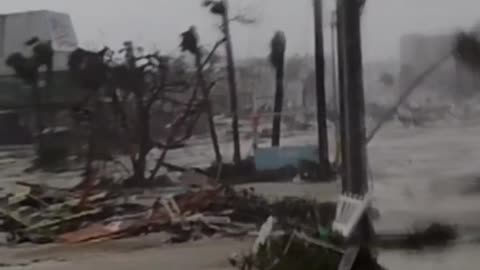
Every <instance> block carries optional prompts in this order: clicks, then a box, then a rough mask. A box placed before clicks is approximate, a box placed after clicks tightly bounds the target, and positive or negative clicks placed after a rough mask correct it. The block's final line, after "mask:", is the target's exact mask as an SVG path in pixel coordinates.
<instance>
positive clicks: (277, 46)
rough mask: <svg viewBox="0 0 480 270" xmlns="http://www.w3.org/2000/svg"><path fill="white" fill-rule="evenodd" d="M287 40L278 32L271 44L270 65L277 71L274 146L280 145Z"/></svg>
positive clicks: (273, 130) (273, 131) (273, 129)
mask: <svg viewBox="0 0 480 270" xmlns="http://www.w3.org/2000/svg"><path fill="white" fill-rule="evenodd" d="M286 44H287V41H286V38H285V34H284V33H283V32H282V31H277V32H276V33H275V35H274V36H273V38H272V40H271V42H270V47H271V51H270V63H271V64H272V66H273V68H274V69H275V85H276V89H275V104H274V109H273V111H274V116H273V127H272V146H279V145H280V133H281V125H282V109H283V92H284V91H283V88H284V87H283V79H284V73H285V49H286Z"/></svg>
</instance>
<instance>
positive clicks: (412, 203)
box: [369, 124, 480, 270]
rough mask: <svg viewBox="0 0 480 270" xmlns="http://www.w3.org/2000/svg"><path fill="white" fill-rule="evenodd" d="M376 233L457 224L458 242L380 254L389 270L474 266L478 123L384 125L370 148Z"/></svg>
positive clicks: (478, 255)
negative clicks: (413, 126)
mask: <svg viewBox="0 0 480 270" xmlns="http://www.w3.org/2000/svg"><path fill="white" fill-rule="evenodd" d="M369 154H370V164H371V170H372V172H373V173H372V174H373V179H374V180H373V187H374V191H375V197H376V202H375V205H376V206H377V207H378V208H379V209H380V211H381V213H382V218H381V220H380V221H379V222H378V224H377V226H376V228H377V231H391V230H394V231H398V230H408V229H412V228H413V227H415V226H421V225H422V224H426V223H429V222H434V221H439V222H446V223H450V224H453V225H456V226H457V227H458V229H459V232H460V239H459V240H458V244H457V245H455V246H453V247H450V248H445V249H437V250H429V251H424V252H407V251H404V252H400V251H386V252H381V256H380V260H381V263H382V264H383V265H385V266H386V267H387V268H388V269H391V270H397V269H398V270H400V269H419V270H429V269H435V270H443V269H445V270H453V269H462V270H463V269H464V270H470V269H472V270H473V269H479V265H480V245H479V243H480V242H479V240H480V207H479V206H480V127H465V126H462V125H459V124H458V125H453V124H450V125H449V126H444V127H434V128H425V129H410V130H408V129H407V130H402V129H387V130H385V131H384V132H382V133H381V134H380V136H379V137H378V138H376V139H375V140H374V141H372V144H371V145H370V147H369Z"/></svg>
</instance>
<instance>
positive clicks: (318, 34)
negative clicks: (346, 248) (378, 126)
mask: <svg viewBox="0 0 480 270" xmlns="http://www.w3.org/2000/svg"><path fill="white" fill-rule="evenodd" d="M313 7H314V8H313V10H314V12H315V13H314V20H315V75H316V80H315V81H316V89H317V91H316V93H317V126H318V153H319V160H318V161H319V179H320V180H322V181H325V180H327V178H328V177H329V171H330V160H329V154H328V131H327V121H326V118H327V117H326V116H327V113H326V105H327V104H326V94H325V57H324V55H323V54H324V50H323V16H322V15H323V14H322V12H323V9H322V0H313Z"/></svg>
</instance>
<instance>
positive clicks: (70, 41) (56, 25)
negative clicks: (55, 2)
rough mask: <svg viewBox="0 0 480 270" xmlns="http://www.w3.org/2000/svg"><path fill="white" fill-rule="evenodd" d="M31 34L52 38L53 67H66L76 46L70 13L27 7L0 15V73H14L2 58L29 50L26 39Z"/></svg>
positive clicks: (63, 68) (40, 37)
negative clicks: (27, 10) (18, 11)
mask: <svg viewBox="0 0 480 270" xmlns="http://www.w3.org/2000/svg"><path fill="white" fill-rule="evenodd" d="M32 37H38V38H39V39H40V40H50V41H52V47H53V49H54V51H55V55H54V69H55V71H63V70H66V69H67V59H68V55H69V53H70V52H71V51H73V50H75V49H76V48H77V46H78V40H77V36H76V34H75V30H74V28H73V24H72V21H71V19H70V16H69V15H68V14H65V13H58V12H53V11H46V10H41V11H30V12H22V13H12V14H5V15H0V76H5V75H13V71H12V70H11V69H10V68H8V67H7V66H6V65H5V59H6V58H7V57H8V56H9V55H10V54H12V53H15V52H22V53H24V54H29V53H30V49H29V48H28V47H27V46H25V42H26V41H27V40H29V39H31V38H32Z"/></svg>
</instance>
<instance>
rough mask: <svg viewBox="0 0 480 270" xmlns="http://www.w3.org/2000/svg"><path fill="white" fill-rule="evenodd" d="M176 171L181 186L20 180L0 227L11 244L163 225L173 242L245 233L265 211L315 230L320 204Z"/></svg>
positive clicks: (2, 210) (1, 206)
mask: <svg viewBox="0 0 480 270" xmlns="http://www.w3.org/2000/svg"><path fill="white" fill-rule="evenodd" d="M180 178H181V179H182V180H181V181H180V182H182V183H180V186H173V187H158V188H156V187H151V188H148V189H139V188H137V189H132V188H122V187H121V186H115V185H113V184H112V185H110V186H108V185H104V184H103V183H100V182H98V183H97V184H96V185H94V186H93V187H92V186H90V187H84V188H81V187H82V186H77V187H75V188H73V189H71V190H67V189H57V188H52V187H47V186H43V185H35V184H29V183H18V185H19V186H20V187H22V188H23V191H22V192H20V193H17V194H9V195H7V196H6V197H5V198H3V199H1V200H0V220H1V221H2V223H1V226H0V231H4V232H6V233H7V234H8V237H7V238H8V241H9V242H10V243H21V242H33V243H48V242H61V243H70V244H74V243H81V242H87V241H103V240H109V239H118V238H124V237H132V236H137V235H142V234H148V233H153V232H160V231H162V232H169V233H171V234H172V235H173V236H174V237H172V239H171V241H173V242H183V241H189V240H194V239H199V238H204V237H211V236H213V235H224V236H231V237H237V236H245V235H247V234H249V233H251V232H254V231H257V229H258V228H259V226H260V225H261V224H262V223H263V222H264V221H265V220H266V219H267V218H268V217H269V216H275V217H276V218H277V219H278V221H279V223H280V224H284V225H285V226H287V224H288V226H296V227H298V228H301V227H302V226H304V227H309V228H311V229H310V231H312V230H315V228H316V226H315V225H313V224H316V222H317V217H318V212H317V211H321V210H320V209H321V208H324V207H325V206H324V205H325V204H319V203H316V202H314V201H306V200H300V199H292V198H287V199H285V200H282V201H278V202H273V203H270V202H268V201H267V200H265V199H263V198H262V197H259V196H257V195H255V193H254V192H253V190H240V191H237V190H234V189H233V188H230V187H224V186H220V185H216V184H215V183H213V182H212V181H211V180H210V179H209V178H208V177H205V176H203V175H201V174H198V173H196V172H193V171H187V172H186V173H185V174H184V175H183V176H182V177H180ZM85 189H88V190H89V192H88V194H86V193H85ZM330 205H331V204H329V206H328V208H329V211H330V212H332V213H330V214H329V215H323V213H322V216H328V217H329V218H330V219H333V216H334V211H335V210H334V209H335V208H334V206H333V207H331V206H330ZM324 209H327V208H324ZM322 211H323V210H322ZM295 224H297V225H295ZM272 226H273V225H272Z"/></svg>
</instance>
